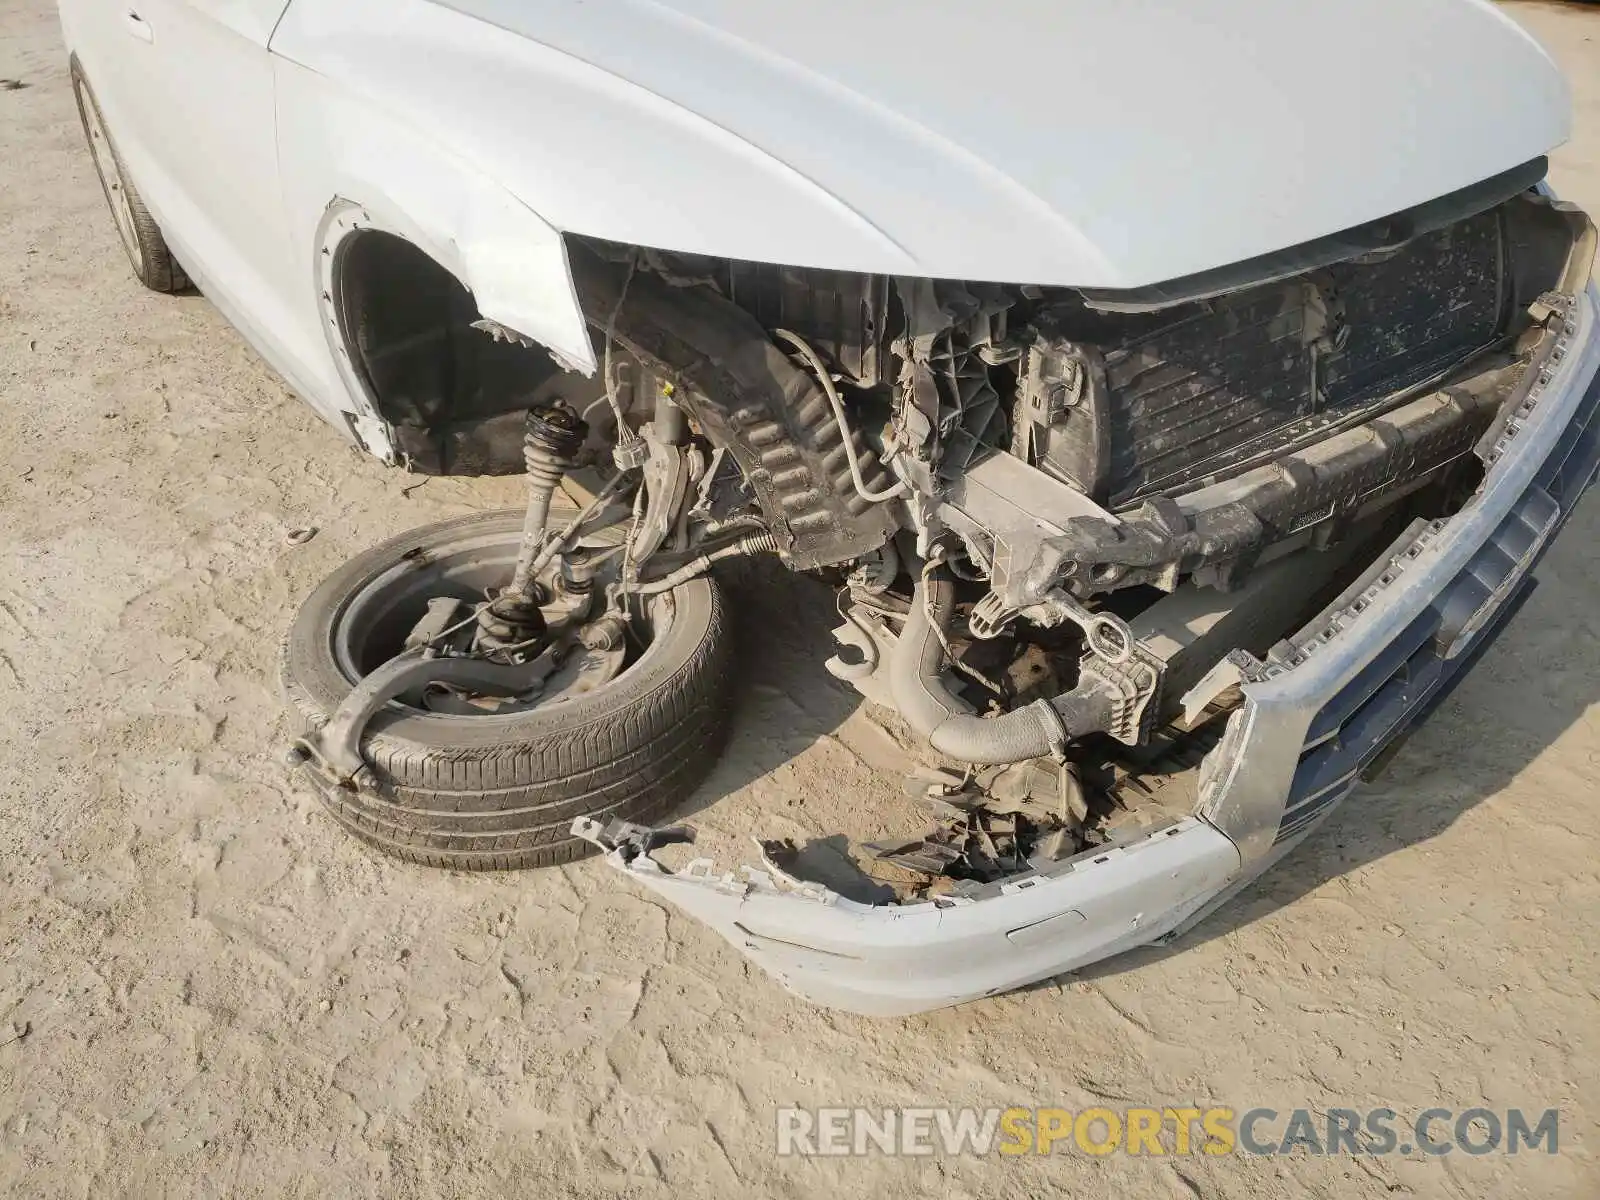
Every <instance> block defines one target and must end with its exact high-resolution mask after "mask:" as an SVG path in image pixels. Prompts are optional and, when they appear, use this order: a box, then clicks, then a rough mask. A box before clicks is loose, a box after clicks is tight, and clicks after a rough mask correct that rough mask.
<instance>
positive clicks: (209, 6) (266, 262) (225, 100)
mask: <svg viewBox="0 0 1600 1200" xmlns="http://www.w3.org/2000/svg"><path fill="white" fill-rule="evenodd" d="M121 3H122V4H123V5H124V6H126V7H127V8H128V10H129V13H130V14H131V16H132V18H133V20H132V21H130V22H128V23H127V24H128V26H129V27H130V28H131V29H132V30H133V31H134V33H135V35H136V37H138V38H142V39H143V40H144V41H145V46H144V47H143V48H142V49H143V50H145V51H146V54H145V57H146V59H147V61H148V63H149V71H148V73H147V78H146V79H145V80H144V81H143V82H144V84H145V86H144V87H143V88H142V89H141V92H140V95H139V97H138V98H137V99H136V100H135V101H134V103H135V105H136V106H137V108H138V110H139V112H138V118H137V119H138V120H139V123H140V125H141V127H142V128H143V129H145V130H146V131H147V139H146V140H147V143H148V150H149V154H150V157H151V159H152V160H153V162H152V166H153V168H154V170H153V176H154V178H152V179H151V180H148V181H147V180H145V179H136V180H135V182H136V183H137V184H138V185H139V187H140V188H141V189H142V190H143V191H144V192H145V194H146V201H147V203H149V205H150V207H151V210H152V211H153V212H154V213H155V214H156V218H157V220H158V221H159V222H160V224H161V228H162V232H163V233H164V234H165V235H166V237H167V240H168V242H169V243H170V244H171V245H172V246H173V248H174V249H175V250H176V252H177V255H178V259H179V261H180V262H182V263H183V265H184V266H185V267H186V268H187V269H188V270H189V274H190V275H191V277H193V278H194V279H195V280H196V281H197V282H198V283H199V285H200V287H201V289H202V290H203V291H204V292H205V293H206V295H207V297H208V298H210V299H211V300H212V301H214V302H215V303H217V304H218V305H219V306H220V307H221V308H222V309H223V310H224V312H225V313H227V315H228V316H229V317H230V319H233V320H234V322H235V324H238V325H240V326H241V327H242V328H243V329H244V331H245V332H246V334H247V335H250V336H251V339H252V340H253V341H256V342H257V344H258V345H260V347H261V348H262V349H263V350H264V351H267V352H268V354H269V357H272V358H274V359H276V358H277V357H278V355H277V354H275V353H273V350H274V349H276V347H274V346H271V345H266V344H263V343H265V342H273V341H281V339H282V337H283V333H284V330H285V328H286V326H285V323H284V319H283V318H284V310H285V308H286V303H287V291H286V289H287V288H289V287H290V286H291V279H290V277H291V275H293V276H294V278H295V280H296V281H299V282H301V283H302V284H303V281H304V278H305V277H306V276H307V274H308V271H309V269H307V270H302V271H300V272H298V273H294V272H292V271H291V269H290V266H289V263H288V262H287V256H288V255H287V251H288V237H287V228H286V225H285V218H284V212H283V204H282V199H281V191H280V189H279V184H278V151H277V115H276V104H275V101H274V94H273V70H272V62H271V59H270V56H269V55H268V52H267V43H268V41H269V40H270V39H271V37H272V31H273V29H274V28H275V27H276V25H277V23H278V19H279V17H281V16H282V15H283V11H284V9H286V8H287V7H288V0H121ZM150 51H153V53H149V52H150Z"/></svg>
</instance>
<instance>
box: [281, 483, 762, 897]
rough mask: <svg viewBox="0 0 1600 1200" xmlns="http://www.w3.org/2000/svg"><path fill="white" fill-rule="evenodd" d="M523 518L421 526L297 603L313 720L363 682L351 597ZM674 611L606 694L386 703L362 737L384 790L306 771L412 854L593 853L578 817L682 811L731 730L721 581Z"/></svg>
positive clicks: (513, 860) (299, 677)
mask: <svg viewBox="0 0 1600 1200" xmlns="http://www.w3.org/2000/svg"><path fill="white" fill-rule="evenodd" d="M521 525H522V514H521V513H520V512H503V513H489V514H479V515H475V516H471V517H465V518H461V519H457V520H454V521H446V522H443V523H441V524H438V525H431V526H425V527H423V528H421V529H418V530H414V531H412V532H410V533H407V534H404V535H402V536H400V537H397V538H393V539H391V540H389V541H387V542H385V543H383V544H382V545H380V546H376V547H374V548H373V549H371V550H369V551H367V552H366V553H364V554H361V555H358V556H356V557H355V558H353V559H351V560H350V561H349V562H348V563H346V564H345V565H344V566H343V567H341V568H340V569H339V570H337V571H335V572H334V573H333V574H332V575H331V576H329V578H328V579H327V580H326V581H325V582H324V583H323V584H322V586H321V587H319V588H318V589H317V590H316V591H315V592H314V593H313V594H312V595H311V597H310V598H309V599H308V600H307V601H306V602H305V604H304V606H303V607H302V608H301V609H300V612H299V614H298V616H297V617H296V618H295V622H294V626H293V628H292V629H291V631H290V634H289V637H288V639H287V641H286V643H285V647H284V656H283V683H284V690H285V692H286V693H287V695H288V697H289V700H290V702H291V703H292V705H293V706H294V708H295V710H296V711H297V713H298V714H299V716H300V717H301V718H302V719H303V720H304V721H305V723H306V724H307V725H309V726H312V727H315V726H319V725H321V724H322V723H323V722H325V721H326V720H327V718H328V715H329V714H330V713H332V712H333V710H334V709H335V708H337V707H338V705H339V703H340V701H342V700H343V699H344V697H345V695H346V694H347V693H348V692H349V690H350V688H351V687H352V686H354V683H355V682H356V681H355V680H354V679H351V678H350V677H349V672H348V671H347V670H346V669H343V668H341V667H340V665H339V661H338V655H337V653H336V651H335V649H334V644H335V637H336V630H337V627H338V623H339V621H340V620H341V618H342V617H343V616H344V615H345V611H346V608H347V605H348V604H349V603H350V601H351V599H352V598H353V597H354V596H355V595H356V594H357V593H359V592H361V591H362V589H363V588H364V587H367V586H368V585H369V584H370V582H371V581H372V580H374V579H375V578H377V577H378V576H380V575H382V574H384V573H385V572H389V571H392V570H393V569H394V568H395V567H396V565H397V564H400V563H402V562H407V563H410V562H416V563H420V564H426V563H429V562H431V561H433V560H435V559H436V558H440V557H444V556H446V555H447V554H449V553H450V552H451V548H452V547H460V546H461V545H462V544H463V543H465V542H468V541H470V540H472V539H483V538H484V537H485V536H486V535H495V536H497V535H499V534H504V536H505V542H506V544H507V545H509V546H512V547H514V546H515V543H516V540H517V539H518V538H519V537H520V535H521ZM669 597H670V598H669V603H670V606H671V609H672V611H671V615H670V620H669V621H668V622H667V623H666V628H665V630H664V632H662V633H661V634H659V635H658V637H657V638H656V639H655V641H654V643H653V644H652V647H651V650H650V652H649V653H648V654H647V655H646V656H644V657H643V658H641V659H640V660H639V661H638V662H637V663H635V664H634V665H633V666H631V667H629V668H628V669H627V670H626V671H624V672H623V673H622V674H621V675H619V676H617V678H616V679H615V680H614V681H612V682H611V683H610V684H608V685H606V686H605V687H604V688H603V689H601V690H598V691H596V692H593V693H591V694H588V695H585V696H581V697H578V698H575V699H571V700H568V701H566V702H564V703H561V704H555V705H551V706H549V707H541V708H533V709H530V710H527V711H524V712H520V713H515V714H507V715H500V716H457V715H451V714H446V713H432V712H423V711H421V710H418V709H414V708H409V707H405V706H402V705H399V704H390V705H389V706H388V708H386V709H385V710H384V711H383V712H381V713H379V715H378V716H377V717H376V718H374V720H373V722H372V723H371V725H369V726H368V728H367V731H366V733H365V734H364V735H363V737H362V742H361V750H362V757H363V758H364V759H365V760H366V762H367V763H368V764H369V765H371V767H372V768H373V769H374V772H375V774H376V775H377V776H378V779H379V785H378V788H377V791H376V794H374V793H373V792H372V791H371V790H368V789H362V790H359V791H357V790H353V789H345V788H338V787H334V786H332V785H331V784H329V783H328V782H326V781H325V780H324V779H323V777H322V776H320V775H318V774H316V773H315V772H307V776H308V777H309V778H310V780H311V782H312V786H313V787H314V789H315V790H316V792H317V794H318V796H319V797H320V799H321V800H322V802H323V804H324V805H326V807H327V809H328V811H329V812H330V813H331V814H332V815H333V817H334V818H335V819H336V820H337V821H338V822H339V823H340V824H341V825H343V826H344V827H345V828H346V829H347V830H349V831H350V832H351V833H353V834H355V835H356V836H357V837H358V838H360V839H362V840H363V841H365V842H367V843H368V844H370V845H372V846H375V847H376V848H378V849H379V850H382V851H383V852H385V853H386V854H392V855H394V856H395V857H397V858H402V859H405V860H407V861H408V862H415V863H422V864H424V865H427V866H435V867H450V868H454V869H458V870H467V871H486V870H508V869H513V868H520V867H540V866H549V865H551V864H555V863H563V862H569V861H571V860H573V859H576V858H579V857H582V856H583V855H585V854H587V853H589V852H590V851H591V850H592V847H591V846H590V845H589V843H587V842H584V841H582V840H581V839H577V838H574V837H573V836H572V835H571V832H570V831H571V825H572V821H573V819H574V818H576V817H580V816H591V817H598V818H599V819H601V820H602V821H603V820H605V819H607V818H610V817H618V818H621V819H623V820H627V821H637V822H640V823H648V822H650V821H653V820H657V819H659V818H660V817H662V816H664V815H665V814H666V813H668V812H670V811H671V810H672V809H673V808H674V807H675V806H677V805H678V804H679V803H680V802H681V801H682V800H683V799H684V798H685V797H686V796H687V795H688V794H689V793H690V792H691V791H692V790H693V789H694V788H695V786H696V785H697V784H699V782H700V781H701V779H703V778H704V776H705V775H706V773H707V771H708V770H709V769H710V767H711V766H712V764H713V763H715V761H716V758H717V754H718V751H719V750H720V749H721V747H722V742H723V736H724V733H725V730H726V726H727V703H726V700H727V693H728V685H729V680H730V677H731V667H732V662H731V659H732V655H731V651H732V643H731V630H730V628H729V622H728V617H727V611H726V607H725V605H724V604H723V601H722V596H721V592H720V590H719V589H718V587H717V585H716V583H715V582H714V581H713V580H712V579H710V578H709V577H702V578H700V579H696V580H693V581H691V582H690V583H687V584H685V585H683V586H682V587H679V588H675V589H673V591H672V592H671V593H670V594H669Z"/></svg>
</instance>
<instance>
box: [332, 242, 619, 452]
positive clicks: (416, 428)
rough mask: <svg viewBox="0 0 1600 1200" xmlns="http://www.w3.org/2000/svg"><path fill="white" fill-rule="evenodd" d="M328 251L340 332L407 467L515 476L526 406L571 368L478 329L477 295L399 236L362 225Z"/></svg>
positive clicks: (538, 350) (358, 375) (356, 368)
mask: <svg viewBox="0 0 1600 1200" xmlns="http://www.w3.org/2000/svg"><path fill="white" fill-rule="evenodd" d="M334 254H335V260H334V264H333V288H332V295H331V296H330V297H329V299H331V301H332V304H333V311H334V317H335V320H336V323H337V326H338V331H339V335H340V337H341V338H342V340H343V343H344V347H345V350H346V352H347V353H348V354H349V356H350V361H351V364H352V366H353V367H354V369H355V373H356V376H357V378H358V379H359V381H360V383H361V385H362V386H363V387H364V388H365V389H366V391H367V393H368V398H369V400H370V403H371V404H372V406H373V407H374V408H375V409H376V410H377V412H378V413H379V415H380V416H382V417H383V419H384V420H385V421H387V422H388V423H389V425H390V427H391V428H392V429H393V432H394V442H395V449H396V451H397V452H398V453H399V454H400V455H401V456H402V459H403V461H404V462H405V463H406V465H407V466H408V467H410V469H412V470H415V471H420V472H423V473H425V474H430V475H502V474H512V473H515V472H518V471H520V470H522V419H523V418H522V414H523V411H524V410H525V409H527V408H528V406H529V405H530V403H533V402H534V401H535V400H536V399H538V397H539V395H540V393H541V391H542V390H549V388H550V385H551V383H552V381H554V380H556V379H557V378H558V377H565V376H567V374H568V373H567V372H564V371H563V370H562V369H561V368H560V367H559V366H558V365H557V364H556V363H555V361H554V360H553V359H552V358H551V357H550V355H549V354H547V353H546V352H545V351H544V350H543V349H541V348H539V347H530V346H525V345H520V344H517V343H515V342H507V341H496V340H495V339H494V338H492V337H490V336H489V335H488V334H486V333H484V332H483V331H482V330H478V329H474V328H473V327H472V322H474V321H476V320H478V319H479V313H478V307H477V304H476V303H475V302H474V301H473V298H472V293H471V292H469V291H468V290H467V289H466V288H465V287H464V286H462V284H461V282H460V280H458V279H457V278H456V277H455V276H454V275H453V274H451V273H450V272H449V271H448V270H446V269H445V268H444V267H442V266H440V265H439V264H438V263H437V262H435V261H434V260H433V259H432V258H430V257H429V256H428V255H427V254H426V253H425V252H424V251H423V250H421V249H419V248H418V247H417V246H415V245H413V244H412V243H411V242H409V241H407V240H405V239H404V238H401V237H397V236H395V235H394V234H390V233H385V232H383V231H381V230H377V229H370V228H365V229H358V230H357V231H355V232H353V233H351V234H350V235H349V236H347V237H344V238H343V239H342V240H340V242H339V243H338V245H337V247H336V249H335V250H334ZM571 378H572V379H573V380H576V381H577V383H578V385H580V386H581V385H583V384H585V383H586V382H587V381H584V380H583V379H582V377H581V376H572V377H571ZM591 386H592V385H591Z"/></svg>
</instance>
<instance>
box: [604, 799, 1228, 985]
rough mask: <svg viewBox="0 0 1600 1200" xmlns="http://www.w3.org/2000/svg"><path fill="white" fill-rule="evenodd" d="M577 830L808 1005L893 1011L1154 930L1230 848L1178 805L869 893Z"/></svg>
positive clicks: (1199, 904)
mask: <svg viewBox="0 0 1600 1200" xmlns="http://www.w3.org/2000/svg"><path fill="white" fill-rule="evenodd" d="M573 833H574V834H576V835H578V836H580V837H583V838H585V839H587V840H588V841H590V842H592V843H594V844H595V845H597V846H599V847H600V848H601V849H603V850H605V851H606V859H607V862H609V863H610V864H611V865H612V866H613V867H616V868H617V869H618V870H621V871H625V872H627V873H628V875H629V876H630V877H631V878H632V879H634V880H635V881H636V882H638V883H640V884H643V885H644V886H645V887H647V888H649V889H650V890H651V891H654V892H656V893H658V894H659V895H660V896H661V897H662V898H664V899H666V900H670V901H671V902H672V903H673V904H675V905H677V906H678V907H679V908H681V909H683V910H684V911H685V912H687V913H688V914H690V915H691V916H693V917H696V918H698V919H699V920H701V921H703V922H705V923H706V924H707V925H709V926H711V927H712V928H713V929H715V930H716V931H717V932H718V933H720V934H721V935H722V936H723V937H725V938H727V939H728V941H730V942H732V943H733V945H734V946H736V947H738V949H739V950H740V951H741V952H743V953H744V955H745V956H746V957H747V958H749V959H750V960H751V961H752V962H754V963H756V964H757V965H758V966H760V967H762V968H763V969H764V970H766V971H768V972H769V973H770V974H772V975H773V976H774V977H776V978H777V979H778V980H779V981H780V982H781V983H782V984H783V985H784V986H785V987H786V988H788V989H789V990H790V991H792V992H794V993H796V994H797V995H799V996H803V997H804V998H805V999H807V1000H811V1001H813V1002H815V1003H817V1004H823V1005H827V1006H828V1007H830V1008H840V1009H845V1010H846V1011H849V1012H857V1013H864V1014H867V1015H869V1016H898V1015H902V1014H905V1013H914V1012H923V1011H926V1010H928V1009H933V1008H943V1007H945V1006H947V1005H952V1004H959V1003H961V1002H962V1001H965V1000H974V999H977V998H979V997H981V996H992V995H996V994H998V993H1001V992H1006V991H1010V990H1011V989H1013V988H1017V987H1021V986H1023V985H1025V984H1028V983H1032V982H1034V981H1036V980H1040V979H1047V978H1049V977H1050V976H1052V975H1059V974H1061V973H1062V972H1064V971H1071V970H1074V969H1075V968H1078V967H1081V966H1085V965H1087V964H1088V963H1092V962H1094V961H1096V960H1098V959H1102V958H1105V957H1107V956H1108V955H1112V954H1117V953H1119V952H1121V951H1123V950H1129V949H1132V948H1133V947H1135V946H1142V945H1145V944H1147V943H1149V942H1152V941H1155V940H1156V939H1158V938H1160V937H1162V936H1163V935H1165V934H1168V933H1171V932H1172V931H1173V930H1175V929H1176V928H1177V927H1178V926H1179V925H1180V924H1182V923H1183V921H1184V920H1185V918H1187V917H1189V916H1190V915H1192V914H1193V913H1195V912H1197V911H1199V910H1200V909H1201V908H1203V907H1204V906H1205V904H1206V903H1207V901H1209V900H1211V899H1212V898H1213V897H1214V896H1217V895H1218V894H1220V893H1221V891H1222V890H1223V888H1224V887H1225V886H1226V885H1227V884H1228V882H1229V881H1230V880H1231V879H1233V878H1234V877H1235V876H1236V875H1237V874H1238V871H1239V867H1240V860H1239V852H1238V851H1237V850H1236V849H1235V848H1234V845H1233V843H1232V842H1230V841H1229V840H1228V839H1227V838H1226V837H1224V836H1223V835H1222V834H1221V833H1219V832H1218V831H1217V830H1216V829H1215V828H1213V827H1212V826H1211V825H1208V824H1207V823H1206V822H1204V821H1201V820H1198V819H1195V818H1188V819H1185V820H1183V821H1179V822H1177V823H1175V824H1173V825H1170V826H1168V827H1167V828H1165V829H1163V830H1160V831H1159V832H1157V833H1154V834H1152V835H1150V836H1149V837H1146V838H1144V839H1142V840H1140V841H1138V842H1135V843H1132V844H1130V845H1127V846H1120V847H1116V848H1109V849H1108V848H1101V849H1099V850H1096V851H1093V852H1091V853H1087V854H1082V855H1079V856H1078V857H1076V858H1072V859H1067V860H1065V861H1063V862H1060V863H1054V864H1051V865H1050V866H1049V867H1048V868H1047V869H1045V870H1042V871H1039V872H1036V873H1033V874H1029V875H1026V876H1022V877H1019V878H1017V879H1012V880H1005V881H1003V882H1000V883H996V884H991V885H988V886H987V887H984V888H980V889H977V890H976V891H975V892H974V893H973V894H971V895H965V896H948V897H940V898H938V899H936V900H931V901H927V902H924V903H919V904H907V905H877V906H874V905H867V904H860V903H857V902H856V901H853V900H848V899H846V898H845V897H843V896H841V895H839V894H838V893H837V892H833V891H830V890H829V889H828V888H826V887H824V886H822V885H821V884H818V883H812V882H809V881H805V880H799V879H795V878H793V877H792V876H789V875H787V874H785V873H784V872H783V871H782V870H780V869H779V868H778V867H776V866H775V865H773V864H772V863H771V862H770V861H768V862H764V863H763V864H762V865H761V866H760V867H754V866H746V867H741V868H739V870H738V871H736V872H727V873H720V872H719V871H718V870H717V869H716V868H715V867H714V866H713V864H712V862H711V861H710V860H709V859H696V860H694V861H692V862H690V863H689V864H688V865H687V866H686V867H685V868H684V869H682V870H681V871H677V872H673V871H669V870H668V869H667V868H666V867H664V866H662V865H661V863H659V862H657V861H656V859H655V858H654V857H652V851H653V850H654V849H655V848H656V847H658V846H661V845H665V844H669V843H671V842H683V841H690V840H692V838H693V835H692V833H691V832H690V831H688V830H686V829H683V828H682V827H674V828H670V829H645V828H643V827H641V826H636V825H627V824H625V823H622V822H613V823H612V824H611V825H608V826H601V825H600V823H599V822H597V821H592V820H589V819H586V818H585V819H580V820H578V821H576V822H574V824H573Z"/></svg>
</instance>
